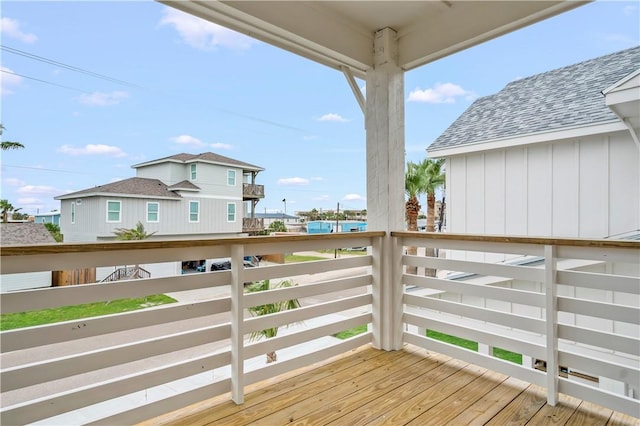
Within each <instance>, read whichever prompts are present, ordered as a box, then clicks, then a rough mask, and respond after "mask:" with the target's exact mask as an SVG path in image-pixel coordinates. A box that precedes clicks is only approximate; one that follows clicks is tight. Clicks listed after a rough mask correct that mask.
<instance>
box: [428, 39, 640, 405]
mask: <svg viewBox="0 0 640 426" xmlns="http://www.w3.org/2000/svg"><path fill="white" fill-rule="evenodd" d="M639 135H640V47H634V48H631V49H626V50H623V51H620V52H616V53H613V54H609V55H606V56H602V57H599V58H595V59H591V60H588V61H584V62H581V63H578V64H575V65H571V66H567V67H564V68H560V69H556V70H553V71H549V72H545V73H542V74H538V75H534V76H532V77H527V78H523V79H520V80H516V81H513V82H511V83H509V84H508V85H507V86H506V87H505V88H504V89H502V90H501V91H500V92H498V93H497V94H495V95H490V96H486V97H483V98H480V99H478V100H476V101H475V102H474V103H473V104H472V105H471V106H470V107H469V108H468V109H467V110H466V111H465V112H464V113H463V114H462V115H461V116H460V117H459V118H458V119H457V120H456V121H455V122H454V123H453V124H452V125H451V126H450V127H449V128H448V129H447V130H446V131H445V132H444V133H443V134H442V135H440V136H439V137H438V138H437V139H436V140H435V141H434V142H433V144H431V145H430V146H429V147H428V149H427V152H428V154H429V157H432V158H433V157H435V158H445V159H446V172H447V177H446V194H447V197H446V199H447V201H448V206H447V209H446V215H447V219H446V220H447V230H448V231H449V232H452V233H479V234H494V235H512V236H513V235H522V236H546V237H569V238H591V239H593V238H595V239H598V238H636V239H637V238H640V142H639V138H638V136H639ZM446 256H447V257H451V258H466V259H469V260H473V259H478V258H485V256H486V258H485V259H486V260H490V259H493V260H495V261H496V262H498V261H504V262H519V263H525V262H532V263H530V264H531V265H532V267H535V261H536V259H531V258H518V257H517V256H516V255H500V256H497V255H485V254H482V253H474V252H448V253H446ZM558 268H559V269H573V270H580V271H586V272H600V273H610V274H617V275H628V276H639V275H640V259H639V260H638V264H636V265H629V264H626V265H620V264H611V263H605V262H596V261H593V262H583V263H581V264H570V263H568V262H567V261H562V260H560V261H559V262H558ZM463 279H470V280H473V279H474V277H473V276H472V277H465V278H463ZM476 281H477V283H478V284H483V285H493V286H508V287H511V288H517V289H521V290H528V291H538V292H544V286H543V285H542V284H541V283H533V282H525V281H518V280H508V279H500V278H498V277H493V279H491V280H488V279H487V278H484V279H482V280H480V279H476ZM474 282H475V281H474ZM587 287H588V286H587ZM557 291H558V294H560V295H568V296H571V297H578V298H582V299H587V300H594V301H608V302H610V303H617V304H621V305H628V306H638V304H640V300H639V298H638V297H637V295H631V294H627V293H620V292H617V291H602V290H593V289H590V288H585V287H579V286H575V287H574V286H566V285H565V286H558V290H557ZM437 297H440V298H445V299H456V300H459V299H460V298H465V296H463V295H453V294H447V293H441V294H439V295H438V296H437ZM470 299H471V298H469V297H467V298H465V302H467V303H474V304H478V305H480V306H490V307H491V308H492V309H496V310H505V311H508V312H512V313H518V314H521V315H526V316H533V317H539V318H542V317H543V315H544V313H543V312H542V310H540V309H537V308H533V307H530V306H524V305H518V304H510V303H496V302H495V301H491V300H488V299H485V298H478V299H477V300H473V301H472V300H470ZM559 321H560V322H564V323H567V324H571V325H577V326H579V327H586V328H591V329H596V330H599V331H602V332H614V331H618V332H620V331H622V332H623V333H627V334H628V335H629V336H635V337H637V336H638V335H639V334H640V330H638V327H637V326H634V325H632V324H627V323H623V322H620V321H605V320H601V319H599V318H598V317H597V316H573V315H569V314H563V313H560V315H559ZM577 346H578V347H579V348H580V350H583V351H588V350H590V349H589V348H588V347H584V345H583V346H580V345H577ZM485 350H488V348H485ZM598 357H610V358H613V359H615V361H616V362H619V363H622V364H624V363H629V362H631V363H637V362H638V359H637V357H635V358H629V356H628V355H626V354H618V353H616V352H615V351H610V352H607V353H599V355H598ZM527 361H528V362H531V365H534V363H535V362H536V360H533V359H527ZM538 363H539V361H538ZM564 367H565V368H566V372H567V374H569V376H570V377H574V380H584V379H585V378H587V380H595V381H598V382H599V385H600V387H603V388H605V389H608V390H610V391H614V392H617V393H621V394H625V395H627V396H632V397H635V398H638V397H639V391H640V389H639V387H638V384H637V383H625V382H623V381H614V380H611V379H607V378H604V377H598V374H597V372H595V371H573V370H572V369H571V366H564ZM574 373H575V375H574V376H572V374H574Z"/></svg>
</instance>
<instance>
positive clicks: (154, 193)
mask: <svg viewBox="0 0 640 426" xmlns="http://www.w3.org/2000/svg"><path fill="white" fill-rule="evenodd" d="M100 194H121V195H137V196H144V197H151V198H182V197H181V196H180V195H178V194H176V193H175V192H172V191H170V190H169V188H168V187H167V185H165V184H164V183H162V182H161V181H159V180H158V179H148V178H139V177H132V178H129V179H123V180H119V181H117V182H113V183H108V184H106V185H98V186H95V187H93V188H89V189H83V190H82V191H77V192H71V193H69V194H64V195H59V196H57V197H55V199H56V200H64V199H68V198H75V197H79V196H89V195H100Z"/></svg>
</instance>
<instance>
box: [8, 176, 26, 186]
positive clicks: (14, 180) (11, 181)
mask: <svg viewBox="0 0 640 426" xmlns="http://www.w3.org/2000/svg"><path fill="white" fill-rule="evenodd" d="M3 180H4V183H5V184H6V185H7V186H22V185H24V181H22V180H20V179H17V178H5V179H3Z"/></svg>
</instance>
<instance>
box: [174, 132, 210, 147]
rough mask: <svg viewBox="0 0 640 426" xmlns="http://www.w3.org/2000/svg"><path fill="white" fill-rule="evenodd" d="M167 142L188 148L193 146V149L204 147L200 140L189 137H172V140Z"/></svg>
mask: <svg viewBox="0 0 640 426" xmlns="http://www.w3.org/2000/svg"><path fill="white" fill-rule="evenodd" d="M169 140H170V141H171V142H173V143H177V144H178V145H188V146H194V147H200V146H204V145H205V143H204V142H202V141H201V140H200V139H198V138H194V137H193V136H189V135H180V136H174V137H172V138H169Z"/></svg>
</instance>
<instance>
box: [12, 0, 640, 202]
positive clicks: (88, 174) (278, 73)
mask: <svg viewBox="0 0 640 426" xmlns="http://www.w3.org/2000/svg"><path fill="white" fill-rule="evenodd" d="M1 7H2V10H1V16H2V27H1V28H2V42H1V44H2V51H1V55H2V56H1V58H2V62H1V67H2V73H0V83H1V91H2V99H1V100H2V124H3V125H4V127H5V131H4V133H3V135H2V140H12V141H19V142H21V143H22V144H24V145H25V146H26V148H25V149H23V150H12V151H5V152H3V153H2V195H1V196H2V198H4V199H8V200H9V202H11V203H12V204H13V206H14V207H19V208H22V211H23V212H26V213H30V214H33V213H36V212H37V211H39V212H41V213H43V212H49V211H51V210H53V209H56V208H58V207H59V203H58V201H56V200H54V199H53V197H55V196H57V195H61V194H64V193H67V192H71V191H77V190H81V189H86V188H90V187H92V186H95V185H101V184H105V183H110V182H114V181H116V180H119V179H124V178H128V177H132V176H134V175H135V173H134V170H133V169H132V168H131V167H130V166H131V165H133V164H136V163H140V162H143V161H148V160H152V159H157V158H162V157H165V156H169V155H173V154H177V153H180V152H189V153H200V152H206V151H212V152H215V153H218V154H220V155H224V156H227V157H231V158H235V159H237V160H240V161H245V162H247V163H251V164H255V165H258V166H261V167H263V168H265V169H266V170H265V171H264V172H262V173H260V174H259V175H258V182H257V183H259V184H262V185H264V186H265V195H266V197H265V199H264V200H262V201H260V203H258V206H257V207H258V211H259V212H264V211H267V212H281V211H282V210H283V208H284V205H283V203H282V199H283V198H286V200H287V212H288V213H293V212H294V211H299V210H310V209H312V208H317V209H325V210H327V209H335V208H336V205H337V203H340V209H341V210H342V209H348V210H360V209H364V208H366V169H365V132H364V117H363V114H362V112H361V110H360V108H359V106H358V104H357V102H356V100H355V98H354V96H353V94H352V93H351V90H350V89H349V86H348V84H347V82H346V80H345V78H344V76H343V75H342V74H341V73H340V72H338V71H335V70H333V69H329V68H326V67H324V66H322V65H319V64H316V63H314V62H312V61H309V60H307V59H304V58H300V57H297V56H295V55H293V54H291V53H288V52H286V51H283V50H280V49H277V48H275V47H272V46H270V45H267V44H265V43H262V42H259V41H256V40H252V39H250V38H247V37H244V36H241V35H239V34H237V33H233V32H231V31H229V30H226V29H223V28H221V27H218V26H215V25H213V24H210V23H206V22H204V21H200V20H197V19H196V18H192V17H190V16H188V15H185V14H183V13H181V12H178V11H175V10H173V9H170V8H168V7H166V6H164V5H162V4H159V3H156V2H153V1H139V2H131V1H126V2H124V1H123V2H113V1H112V2H93V1H87V2H76V1H72V2H52V1H48V2H30V1H19V2H18V1H7V0H4V1H3V2H2V6H1ZM639 27H640V9H639V3H638V2H637V1H633V2H623V1H598V2H595V3H591V4H588V5H586V6H582V7H580V8H578V9H574V10H572V11H569V12H567V13H565V14H562V15H560V16H557V17H554V18H551V19H548V20H546V21H544V22H541V23H538V24H535V25H533V26H530V27H527V28H524V29H522V30H519V31H517V32H515V33H512V34H509V35H506V36H504V37H501V38H498V39H495V40H492V41H489V42H486V43H484V44H482V45H480V46H476V47H474V48H471V49H467V50H465V51H463V52H460V53H458V54H456V55H453V56H451V57H448V58H445V59H442V60H440V61H437V62H434V63H431V64H428V65H425V66H423V67H421V68H419V69H417V70H413V71H410V72H408V73H406V75H405V92H406V100H407V102H406V106H405V108H406V109H405V121H406V132H405V144H406V151H407V152H406V157H407V158H406V159H407V161H420V160H422V159H424V158H425V157H426V152H425V149H426V148H427V146H428V145H429V144H430V143H431V142H432V141H433V140H435V139H436V138H437V137H438V135H440V133H442V132H443V131H444V130H445V129H446V128H447V127H448V126H449V125H450V124H451V123H452V122H453V121H454V120H455V119H456V118H457V117H458V116H459V115H460V114H462V112H463V111H464V110H465V109H466V108H467V107H468V106H469V105H470V104H471V102H473V100H474V99H476V98H477V97H480V96H486V95H491V94H493V93H496V92H498V91H499V90H501V89H502V88H503V87H504V86H505V85H506V84H507V83H509V82H510V81H513V80H515V79H517V78H522V77H527V76H530V75H534V74H538V73H541V72H544V71H548V70H551V69H555V68H559V67H562V66H565V65H571V64H574V63H577V62H580V61H583V60H587V59H591V58H595V57H598V56H602V55H605V54H608V53H612V52H616V51H619V50H622V49H626V48H629V47H633V46H637V45H638V44H640V28H639ZM358 82H359V84H360V85H361V86H364V82H363V81H358Z"/></svg>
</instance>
